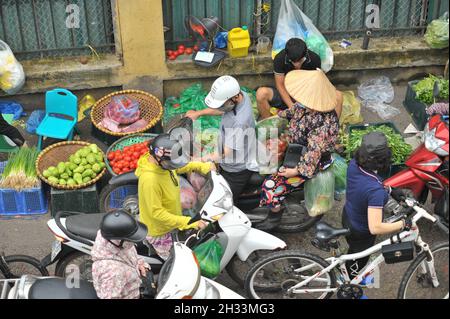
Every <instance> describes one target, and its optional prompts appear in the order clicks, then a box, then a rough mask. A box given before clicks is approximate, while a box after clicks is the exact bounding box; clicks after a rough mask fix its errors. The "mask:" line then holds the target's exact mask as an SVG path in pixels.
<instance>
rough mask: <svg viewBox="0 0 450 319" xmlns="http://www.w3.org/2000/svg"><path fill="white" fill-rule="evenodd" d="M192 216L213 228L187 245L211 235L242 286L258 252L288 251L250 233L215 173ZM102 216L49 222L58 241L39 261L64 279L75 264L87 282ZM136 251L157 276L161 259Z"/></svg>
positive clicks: (223, 262)
mask: <svg viewBox="0 0 450 319" xmlns="http://www.w3.org/2000/svg"><path fill="white" fill-rule="evenodd" d="M196 212H197V215H196V216H195V217H194V218H193V219H192V220H191V222H194V221H196V220H199V219H203V220H206V221H209V222H211V226H210V227H208V228H211V229H208V233H206V232H207V231H204V232H200V233H199V235H200V236H197V237H196V240H193V241H191V243H192V244H193V245H197V244H199V243H201V242H205V241H206V240H210V239H211V237H210V236H209V235H213V237H214V238H216V239H217V240H218V241H219V242H220V244H221V246H222V247H223V251H224V254H223V256H222V259H221V262H220V270H221V271H222V270H223V269H224V268H225V267H226V269H227V271H228V273H229V274H230V276H231V277H232V278H233V279H234V280H235V281H236V282H237V283H238V284H240V285H242V286H243V283H244V278H245V274H246V272H247V270H248V269H249V268H250V267H251V265H252V264H253V263H254V262H256V261H257V260H258V259H259V258H260V257H261V254H260V253H262V252H267V251H276V250H282V249H285V248H286V243H285V242H284V241H282V240H280V239H278V238H277V237H275V236H273V235H271V234H268V233H266V232H263V231H260V230H257V229H254V228H252V224H251V222H250V220H249V218H248V217H247V216H246V215H245V214H244V213H243V212H242V211H241V210H239V209H238V208H237V207H235V206H234V205H233V195H232V193H231V190H230V187H229V185H228V183H227V182H226V180H225V179H224V178H223V177H222V176H221V175H220V174H219V173H217V172H211V173H209V174H208V177H207V182H206V183H205V185H204V187H203V188H202V189H201V190H200V192H199V194H198V201H197V205H196ZM64 216H68V217H64ZM103 216H104V214H80V213H73V212H58V213H57V214H56V216H55V218H54V219H51V220H49V221H48V227H49V229H50V231H51V232H52V233H53V234H54V236H55V238H56V241H55V242H54V244H53V247H52V253H51V254H50V255H48V256H47V257H45V258H44V260H43V261H42V263H43V265H44V266H45V267H47V266H48V265H50V264H53V263H55V262H57V264H56V270H55V274H56V275H57V276H60V277H66V275H67V274H68V273H69V271H68V269H69V270H70V268H68V266H69V265H72V264H76V265H77V266H78V269H79V271H80V274H81V276H82V278H84V279H87V280H91V278H90V276H91V265H92V261H91V258H90V256H89V255H90V253H91V249H92V246H93V243H94V241H95V237H96V235H97V231H98V229H99V227H100V222H101V219H102V217H103ZM204 233H206V234H204ZM202 234H203V235H202ZM190 247H191V248H192V246H190ZM137 250H138V254H139V255H140V256H141V257H142V258H144V260H145V261H146V262H147V263H148V264H150V266H151V267H152V271H153V272H154V273H155V274H158V273H159V270H160V269H161V267H162V265H163V264H164V260H163V259H161V258H160V257H159V256H158V255H157V254H156V252H154V251H153V250H152V249H151V248H150V249H149V248H148V247H147V246H145V245H144V244H138V245H137ZM243 268H244V269H243Z"/></svg>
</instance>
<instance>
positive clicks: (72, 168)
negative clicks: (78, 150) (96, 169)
mask: <svg viewBox="0 0 450 319" xmlns="http://www.w3.org/2000/svg"><path fill="white" fill-rule="evenodd" d="M80 162H81V161H80ZM77 167H78V165H76V164H74V163H70V165H69V169H70V170H71V171H73V170H75V169H76V168H77Z"/></svg>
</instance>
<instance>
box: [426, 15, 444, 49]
mask: <svg viewBox="0 0 450 319" xmlns="http://www.w3.org/2000/svg"><path fill="white" fill-rule="evenodd" d="M425 42H426V43H427V44H428V45H429V46H430V47H431V48H433V49H443V48H447V47H448V12H446V13H445V14H444V15H443V16H441V17H440V18H439V19H436V20H433V21H431V23H430V24H429V25H428V27H427V32H426V33H425Z"/></svg>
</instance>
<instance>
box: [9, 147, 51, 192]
mask: <svg viewBox="0 0 450 319" xmlns="http://www.w3.org/2000/svg"><path fill="white" fill-rule="evenodd" d="M38 154H39V151H38V150H37V149H36V147H31V148H29V147H21V148H20V149H19V150H17V151H15V152H13V153H11V154H10V155H9V159H8V162H7V164H6V166H5V169H4V171H3V174H2V178H1V180H0V187H1V188H6V189H14V190H17V191H22V190H23V189H29V188H35V187H38V186H39V179H38V178H37V172H36V168H35V163H36V159H37V156H38ZM46 175H47V176H48V177H50V176H52V175H53V170H49V169H47V172H46Z"/></svg>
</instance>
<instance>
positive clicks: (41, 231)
mask: <svg viewBox="0 0 450 319" xmlns="http://www.w3.org/2000/svg"><path fill="white" fill-rule="evenodd" d="M405 90H406V88H405V87H396V88H395V91H396V97H395V101H394V102H393V103H392V105H393V106H395V107H397V108H398V109H399V110H401V112H402V113H401V115H400V116H397V117H396V118H395V119H394V120H393V121H394V122H395V124H396V126H397V128H398V129H399V130H400V131H402V132H403V130H404V129H405V128H406V126H407V125H408V124H409V123H410V117H409V115H408V114H407V113H406V111H405V110H404V108H403V106H402V101H403V99H404V96H405ZM363 116H364V120H365V122H366V123H369V122H379V121H381V120H380V119H379V118H378V116H377V115H375V114H374V113H371V112H370V111H367V110H363ZM87 121H88V120H85V121H84V123H83V126H85V127H87V126H88V123H86V122H87ZM83 132H85V133H83V135H82V139H91V138H90V137H89V136H88V134H90V133H89V132H90V131H89V130H87V129H86V130H84V129H83ZM342 204H343V203H342V202H337V203H336V206H335V209H334V210H333V211H332V212H330V213H329V214H327V215H326V216H325V217H324V220H325V221H327V222H329V223H330V224H332V225H335V226H340V218H341V215H340V212H341V209H342ZM429 207H431V206H429ZM49 218H50V214H46V215H44V216H40V217H36V218H18V219H10V220H8V219H1V220H0V251H4V252H5V253H6V254H7V255H11V254H26V255H31V256H34V257H36V258H39V259H40V258H43V257H44V256H45V255H47V254H48V253H49V252H50V249H51V243H52V241H53V237H52V235H51V234H50V232H49V230H48V228H47V225H46V222H47V220H48V219H49ZM421 230H422V235H423V237H424V239H425V240H426V241H428V242H429V243H430V244H432V243H436V242H439V241H442V240H445V239H446V236H445V235H444V234H443V233H442V232H441V231H440V230H439V229H438V228H437V227H431V226H430V225H429V224H427V223H424V224H423V228H421ZM278 235H279V236H280V238H282V239H284V240H285V241H286V242H287V243H288V246H289V248H291V249H300V250H304V251H308V252H311V253H320V254H322V253H321V252H320V251H318V250H317V249H316V248H314V247H313V246H312V245H311V244H310V241H311V239H312V237H313V231H312V230H310V231H308V232H307V233H301V234H291V235H282V234H277V236H278ZM447 240H448V238H447ZM407 266H408V263H402V264H397V265H390V266H384V267H382V268H381V271H382V272H381V284H382V288H381V289H376V290H370V291H365V293H366V294H367V295H368V297H369V298H395V297H396V295H397V290H398V286H399V284H400V280H401V277H402V276H403V273H404V271H405V269H406V267H407ZM218 281H219V282H221V283H223V284H224V285H226V286H228V287H229V288H231V289H233V290H236V291H238V292H240V293H243V292H242V290H241V289H240V288H239V287H237V285H236V284H235V283H234V282H233V281H232V280H231V279H230V278H229V277H228V275H226V274H222V275H221V276H220V277H219V280H218Z"/></svg>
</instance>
